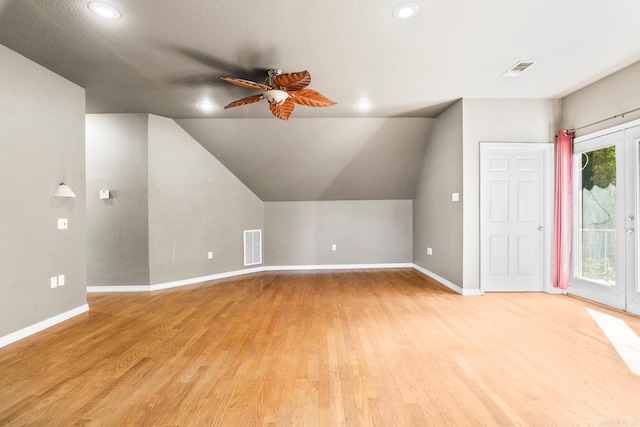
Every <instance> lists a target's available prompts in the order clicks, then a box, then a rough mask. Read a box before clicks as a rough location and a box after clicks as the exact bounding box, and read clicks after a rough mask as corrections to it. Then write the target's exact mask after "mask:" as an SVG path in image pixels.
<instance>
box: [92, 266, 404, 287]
mask: <svg viewBox="0 0 640 427" xmlns="http://www.w3.org/2000/svg"><path fill="white" fill-rule="evenodd" d="M411 267H413V264H411V263H386V264H327V265H278V266H262V267H255V268H246V269H243V270H235V271H227V272H225V273H218V274H212V275H210V276H202V277H194V278H191V279H184V280H176V281H174V282H166V283H158V284H155V285H132V286H123V285H119V286H118V285H116V286H102V285H90V286H87V292H150V291H158V290H160V289H170V288H177V287H179V286H187V285H194V284H196V283H202V282H208V281H210V280H218V279H226V278H228V277H235V276H242V275H244V274H251V273H260V272H262V271H292V270H355V269H360V268H411Z"/></svg>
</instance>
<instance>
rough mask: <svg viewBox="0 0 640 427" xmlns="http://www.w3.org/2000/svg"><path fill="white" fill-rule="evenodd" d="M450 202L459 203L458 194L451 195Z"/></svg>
mask: <svg viewBox="0 0 640 427" xmlns="http://www.w3.org/2000/svg"><path fill="white" fill-rule="evenodd" d="M451 201H452V202H459V201H460V193H451Z"/></svg>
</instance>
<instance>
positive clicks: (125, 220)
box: [86, 114, 149, 286]
mask: <svg viewBox="0 0 640 427" xmlns="http://www.w3.org/2000/svg"><path fill="white" fill-rule="evenodd" d="M148 121H149V120H148V115H146V114H89V115H87V118H86V125H87V129H86V136H87V137H86V147H87V156H86V158H87V281H88V283H89V285H91V286H114V285H115V286H119V285H148V284H149V231H148V224H149V221H148V208H147V199H148V195H147V164H148V155H147V152H148V150H147V147H148ZM100 190H110V192H111V198H110V199H100V198H99V191H100Z"/></svg>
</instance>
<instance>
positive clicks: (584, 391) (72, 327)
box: [0, 269, 640, 427]
mask: <svg viewBox="0 0 640 427" xmlns="http://www.w3.org/2000/svg"><path fill="white" fill-rule="evenodd" d="M88 298H89V304H90V307H91V311H90V312H88V313H84V314H82V315H79V316H77V317H75V318H73V319H70V320H68V321H66V322H64V323H62V324H59V325H56V326H54V327H52V328H50V329H47V330H45V331H43V332H41V333H39V334H37V335H34V336H32V337H29V338H26V339H24V340H22V341H19V342H17V343H14V344H12V345H9V346H6V347H4V348H2V349H0V425H2V426H24V425H53V426H57V425H59V426H69V425H88V426H93V425H95V426H104V425H118V426H121V425H136V426H147V425H149V426H153V425H178V426H192V425H206V426H240V425H241V426H269V427H275V426H287V427H289V426H321V427H322V426H332V427H333V426H384V427H388V426H425V425H452V426H456V425H460V426H479V425H486V426H494V425H505V426H507V425H509V426H510V425H533V426H547V425H563V426H565V425H567V426H570V425H580V426H582V425H593V426H601V425H636V424H640V406H639V405H638V404H637V402H638V396H640V377H638V376H636V375H634V374H633V373H631V372H630V370H629V369H628V368H627V366H626V365H625V363H624V362H623V361H622V360H621V358H620V357H619V356H618V354H617V353H616V351H615V349H614V348H613V347H612V345H611V344H610V343H609V341H608V339H607V338H606V336H604V334H603V333H602V331H601V330H600V329H599V327H598V326H597V325H596V323H595V322H594V320H593V318H592V317H591V316H590V315H589V313H588V312H587V310H586V309H587V308H590V309H593V310H596V311H600V312H603V313H606V314H609V315H612V316H614V317H618V318H620V319H623V320H624V321H625V322H626V323H627V324H628V325H629V327H630V328H631V329H632V330H634V331H635V332H636V333H640V318H638V317H635V316H630V315H627V314H625V313H620V312H616V311H614V310H609V309H606V308H603V307H601V306H598V305H595V304H591V303H589V302H586V301H583V300H579V299H575V298H571V297H566V296H553V295H546V294H489V295H485V296H483V297H461V296H459V295H457V294H455V293H453V292H452V291H450V290H449V289H447V288H445V287H444V286H442V285H440V284H438V283H436V282H435V281H433V280H431V279H429V278H426V277H425V276H423V275H421V274H420V273H418V272H416V271H415V270H412V269H393V270H354V271H322V272H312V271H309V272H304V273H300V272H269V273H260V274H253V275H247V276H243V277H240V278H230V279H224V280H218V281H215V282H213V283H203V284H200V285H193V286H187V287H183V288H176V289H168V290H163V291H157V292H153V293H133V294H131V293H127V294H89V296H88Z"/></svg>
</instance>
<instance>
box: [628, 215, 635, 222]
mask: <svg viewBox="0 0 640 427" xmlns="http://www.w3.org/2000/svg"><path fill="white" fill-rule="evenodd" d="M627 218H629V221H633V220H634V219H636V217H635V216H633V215H629V216H628V217H627Z"/></svg>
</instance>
